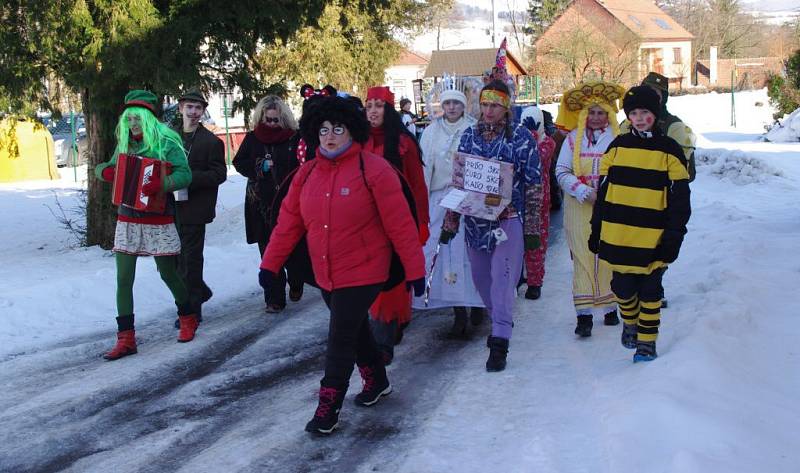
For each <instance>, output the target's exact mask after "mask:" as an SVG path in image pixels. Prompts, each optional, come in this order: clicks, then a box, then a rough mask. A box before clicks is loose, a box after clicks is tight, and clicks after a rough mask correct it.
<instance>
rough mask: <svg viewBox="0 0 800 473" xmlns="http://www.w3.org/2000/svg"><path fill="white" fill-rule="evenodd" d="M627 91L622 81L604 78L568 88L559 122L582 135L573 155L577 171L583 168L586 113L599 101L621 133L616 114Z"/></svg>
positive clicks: (559, 113) (562, 100) (560, 125)
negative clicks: (609, 80)
mask: <svg viewBox="0 0 800 473" xmlns="http://www.w3.org/2000/svg"><path fill="white" fill-rule="evenodd" d="M624 95H625V89H624V88H623V87H622V86H621V85H619V84H614V83H612V82H604V81H587V82H582V83H580V84H578V85H577V86H576V87H574V88H572V89H569V90H567V91H566V92H564V95H563V97H561V104H560V105H559V107H558V117H557V118H556V126H557V127H559V128H561V129H562V130H566V131H572V130H574V129H576V128H577V129H578V132H577V136H578V139H577V140H576V143H575V150H574V152H573V158H572V159H573V163H572V169H573V172H575V174H576V175H577V174H578V172H579V170H580V167H579V164H580V153H581V150H580V144H581V142H582V137H583V132H584V129H585V127H586V117H587V116H588V115H589V109H590V108H591V107H593V106H595V105H596V106H598V107H600V108H602V109H603V110H605V111H606V112H608V123H609V125H610V126H611V130H612V132H613V133H614V136H617V135H618V134H619V124H618V123H617V119H616V116H617V112H618V111H619V108H620V104H621V102H622V97H623V96H624Z"/></svg>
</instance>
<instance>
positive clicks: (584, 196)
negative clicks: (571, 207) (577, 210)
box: [575, 184, 597, 204]
mask: <svg viewBox="0 0 800 473" xmlns="http://www.w3.org/2000/svg"><path fill="white" fill-rule="evenodd" d="M575 198H576V199H578V202H580V203H581V204H582V203H584V202H594V201H595V199H597V193H596V192H595V190H594V187H591V186H587V185H586V184H581V185H579V186H578V188H577V189H575Z"/></svg>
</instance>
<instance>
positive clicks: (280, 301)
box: [258, 241, 286, 307]
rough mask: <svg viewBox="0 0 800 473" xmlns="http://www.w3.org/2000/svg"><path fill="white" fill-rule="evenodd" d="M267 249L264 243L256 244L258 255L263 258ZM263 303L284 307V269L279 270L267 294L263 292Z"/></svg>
mask: <svg viewBox="0 0 800 473" xmlns="http://www.w3.org/2000/svg"><path fill="white" fill-rule="evenodd" d="M266 249H267V242H266V241H259V242H258V254H260V255H261V256H264V250H266ZM264 302H266V303H267V304H276V305H279V306H281V307H286V269H285V268H281V269H280V271H278V273H277V274H276V275H275V278H274V279H273V280H272V284H270V286H269V292H267V291H264Z"/></svg>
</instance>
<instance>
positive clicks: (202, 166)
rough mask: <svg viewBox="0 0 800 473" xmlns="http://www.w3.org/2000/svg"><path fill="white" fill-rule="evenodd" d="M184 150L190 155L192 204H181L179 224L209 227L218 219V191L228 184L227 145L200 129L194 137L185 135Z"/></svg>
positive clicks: (179, 205) (187, 201)
mask: <svg viewBox="0 0 800 473" xmlns="http://www.w3.org/2000/svg"><path fill="white" fill-rule="evenodd" d="M181 136H182V137H183V140H184V149H185V150H187V151H189V168H191V170H192V183H191V184H190V185H189V200H185V201H179V202H177V203H176V204H177V212H178V223H179V224H181V223H185V224H198V225H199V224H206V223H211V222H212V221H213V220H214V217H215V216H216V213H215V210H216V206H217V191H218V189H219V185H220V184H222V183H223V182H225V179H226V178H227V175H228V169H227V166H226V164H225V144H224V143H223V142H222V140H220V139H219V138H217V136H216V135H214V133H211V132H210V131H208V130H207V129H205V128H204V127H203V125H200V126H199V127H198V128H197V132H196V133H194V136H193V135H188V136H186V135H184V134H182V135H181Z"/></svg>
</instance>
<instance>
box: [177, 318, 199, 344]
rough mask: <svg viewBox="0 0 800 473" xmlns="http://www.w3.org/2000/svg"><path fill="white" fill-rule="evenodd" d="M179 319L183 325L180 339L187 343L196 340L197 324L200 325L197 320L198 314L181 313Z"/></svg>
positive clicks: (179, 335) (179, 333) (179, 334)
mask: <svg viewBox="0 0 800 473" xmlns="http://www.w3.org/2000/svg"><path fill="white" fill-rule="evenodd" d="M178 320H179V321H180V325H181V327H180V330H179V331H178V341H179V342H181V343H186V342H191V341H192V340H194V333H195V332H196V331H197V326H198V325H200V323H199V322H198V321H197V316H196V315H194V314H190V315H179V316H178Z"/></svg>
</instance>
